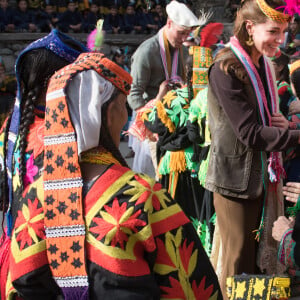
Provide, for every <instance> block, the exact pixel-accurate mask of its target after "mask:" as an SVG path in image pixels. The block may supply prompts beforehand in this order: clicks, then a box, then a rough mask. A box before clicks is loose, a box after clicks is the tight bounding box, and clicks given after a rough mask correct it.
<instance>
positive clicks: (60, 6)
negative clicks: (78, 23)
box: [55, 0, 68, 14]
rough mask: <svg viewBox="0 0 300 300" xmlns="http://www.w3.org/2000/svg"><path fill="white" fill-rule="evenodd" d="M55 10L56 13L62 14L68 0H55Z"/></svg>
mask: <svg viewBox="0 0 300 300" xmlns="http://www.w3.org/2000/svg"><path fill="white" fill-rule="evenodd" d="M55 3H56V10H57V12H58V14H62V13H64V12H65V11H66V10H67V6H68V1H67V0H56V1H55Z"/></svg>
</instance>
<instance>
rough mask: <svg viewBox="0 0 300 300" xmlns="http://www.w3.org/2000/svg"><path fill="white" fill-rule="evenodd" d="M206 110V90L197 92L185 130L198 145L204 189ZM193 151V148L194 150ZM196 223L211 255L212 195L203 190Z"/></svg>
mask: <svg viewBox="0 0 300 300" xmlns="http://www.w3.org/2000/svg"><path fill="white" fill-rule="evenodd" d="M207 118H208V110H207V88H205V89H202V90H201V91H199V93H198V94H197V96H196V97H195V99H194V100H193V101H192V102H191V106H190V109H189V119H188V122H187V129H188V132H189V138H190V140H191V141H193V142H194V143H199V148H200V151H199V152H200V153H199V154H198V156H199V163H200V167H199V172H198V178H199V182H200V184H201V185H202V186H203V187H204V184H205V178H206V173H207V168H208V160H209V151H210V143H211V141H210V132H209V128H208V120H207ZM194 149H195V148H194ZM200 220H201V221H200V222H199V223H198V232H199V233H200V238H201V241H202V244H203V246H204V248H205V250H206V253H207V254H208V255H210V254H211V250H212V241H213V234H214V229H215V223H216V214H215V209H214V205H213V194H212V193H211V192H210V191H208V190H205V192H204V197H203V206H202V209H201V218H200Z"/></svg>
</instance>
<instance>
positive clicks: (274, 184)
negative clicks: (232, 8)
mask: <svg viewBox="0 0 300 300" xmlns="http://www.w3.org/2000/svg"><path fill="white" fill-rule="evenodd" d="M0 1H4V0H0ZM21 1H24V0H21ZM291 3H292V1H291ZM293 3H294V2H293ZM126 4H128V3H126ZM146 4H149V3H146ZM161 4H163V6H165V9H166V21H165V23H164V24H162V27H161V28H160V29H159V30H158V32H157V33H156V34H154V35H153V36H152V37H150V38H149V39H147V40H146V41H144V42H143V43H142V44H141V45H140V46H139V47H138V48H137V49H136V51H135V52H134V54H133V55H132V57H131V63H129V62H128V61H126V60H125V59H126V55H127V54H128V49H127V48H124V49H121V48H115V49H113V53H112V56H111V60H110V59H108V58H107V57H105V56H104V55H103V54H102V53H101V45H99V41H101V40H102V39H103V37H104V36H105V35H104V33H103V31H104V32H109V30H108V29H107V27H105V26H106V25H107V23H106V24H105V21H104V24H103V31H102V28H101V26H99V27H98V24H97V29H94V33H92V34H91V35H90V36H89V38H90V39H89V42H88V45H87V46H86V45H83V44H82V43H79V42H78V41H76V40H75V39H73V38H71V37H70V36H68V35H66V34H65V33H62V32H61V31H59V30H57V29H52V30H51V32H50V33H49V34H47V35H46V36H45V37H43V38H41V39H39V40H37V41H35V42H33V43H32V44H30V45H28V46H27V47H26V48H25V49H24V50H23V51H22V52H21V53H20V54H19V56H18V58H17V61H16V65H15V72H16V79H15V81H12V82H14V84H16V86H15V85H14V87H12V89H14V88H16V99H15V103H14V106H13V107H12V108H11V109H12V112H11V113H10V114H8V116H7V118H6V120H5V121H4V124H3V126H2V129H1V132H0V167H1V168H0V172H1V174H0V175H1V176H0V187H1V188H0V200H1V206H2V211H3V212H4V213H5V218H6V227H5V229H4V232H3V235H2V238H1V240H0V291H1V299H15V298H16V299H24V300H27V299H28V300H29V299H30V300H34V299H49V300H50V299H75V300H77V299H78V300H87V299H95V300H96V299H115V298H116V299H117V298H120V299H160V298H172V299H209V300H212V299H218V300H219V299H248V298H249V299H251V297H254V298H258V297H260V298H261V299H269V298H270V297H271V296H270V293H271V292H272V293H274V290H275V287H272V288H271V287H270V286H268V284H267V280H269V278H270V277H272V276H274V275H276V276H277V277H284V279H286V278H288V279H289V280H290V281H288V284H286V282H287V281H286V280H281V281H279V285H280V284H281V286H279V289H278V291H280V292H278V295H277V294H276V295H275V294H273V297H278V298H280V299H288V298H289V297H290V296H295V297H296V299H297V297H299V296H300V276H299V274H300V258H299V257H300V255H299V247H300V246H299V245H300V146H299V144H300V131H299V129H300V104H299V103H300V90H299V87H300V57H299V53H298V49H297V47H298V46H299V44H298V42H299V36H298V33H297V32H298V29H299V28H298V29H297V28H296V29H295V27H296V26H295V24H296V25H297V24H299V23H298V22H299V21H298V18H299V16H298V15H297V14H299V13H300V7H299V5H298V6H295V5H293V4H291V5H290V4H289V1H286V2H284V1H283V0H244V1H242V3H241V4H240V6H239V8H238V10H237V13H236V17H235V21H234V27H233V36H232V37H231V38H230V40H229V41H228V43H227V41H226V44H225V43H224V42H223V41H222V38H221V37H222V32H223V29H224V25H223V24H222V23H217V22H209V14H205V13H203V14H202V15H201V16H196V15H195V14H194V12H193V11H192V10H191V9H190V7H189V6H188V5H186V4H184V3H182V2H178V1H176V0H172V1H171V2H170V3H156V5H161ZM114 5H121V4H120V2H119V1H117V2H116V3H115V4H114ZM133 5H137V3H134V2H131V3H130V5H129V6H128V5H125V6H124V8H126V14H128V11H127V10H128V7H130V9H131V10H132V6H133ZM154 6H155V5H154ZM111 9H115V10H116V11H118V9H119V8H118V7H117V6H113V7H112V8H111ZM145 9H147V8H145ZM145 13H146V11H145ZM126 14H124V15H123V17H125V16H126ZM129 15H132V11H131V12H129ZM115 16H118V15H117V14H116V15H115ZM129 19H131V18H129ZM132 19H133V18H132ZM112 20H114V21H116V20H117V18H112ZM99 24H100V23H99ZM101 24H102V23H101ZM118 28H119V26H118V25H116V26H115V27H112V28H111V30H112V32H118V30H120V28H121V27H120V28H119V29H118ZM122 28H123V29H122V30H125V29H126V27H122ZM71 30H73V31H76V28H75V27H73V28H72V29H71ZM97 30H98V31H97ZM139 30H140V27H139V26H136V27H133V31H134V32H139ZM128 33H129V32H128ZM291 39H292V40H291ZM93 43H94V44H93ZM292 48H293V51H292V50H291V49H292ZM99 49H100V50H99ZM0 67H1V64H0ZM0 71H1V69H0ZM3 71H5V67H4V66H3ZM130 74H131V75H130ZM0 79H1V82H2V87H3V90H4V91H5V92H6V93H9V92H10V89H9V86H10V84H11V83H12V82H11V80H10V78H9V77H6V76H5V75H4V72H2V76H1V77H0ZM5 87H6V89H5ZM128 112H132V122H130V123H131V124H130V125H129V124H128ZM128 127H129V129H128ZM124 130H125V131H126V132H127V134H129V136H130V138H131V139H133V141H131V145H130V146H131V147H132V150H134V153H135V155H134V161H133V167H132V170H131V169H130V168H129V167H128V165H127V162H126V160H125V159H124V158H123V157H122V155H121V153H120V150H119V145H120V140H121V139H122V132H123V131H124ZM284 197H285V198H284ZM241 274H243V275H242V276H240V275H241ZM249 276H250V277H251V278H252V279H251V280H255V278H257V279H258V281H257V285H256V284H254V281H252V282H251V283H249V280H250V279H249V278H250V277H249ZM228 279H230V280H229V281H228ZM234 280H237V281H236V284H235V285H232V284H231V283H232V282H234ZM247 280H248V281H247ZM230 282H231V283H230ZM290 282H292V283H293V284H290ZM229 284H230V287H229ZM292 285H293V286H292ZM266 295H268V297H269V298H266V297H267V296H266Z"/></svg>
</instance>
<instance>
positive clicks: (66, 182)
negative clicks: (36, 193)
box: [44, 177, 83, 191]
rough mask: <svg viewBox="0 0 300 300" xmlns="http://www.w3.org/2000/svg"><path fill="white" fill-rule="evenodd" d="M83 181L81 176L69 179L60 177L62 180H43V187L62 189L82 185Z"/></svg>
mask: <svg viewBox="0 0 300 300" xmlns="http://www.w3.org/2000/svg"><path fill="white" fill-rule="evenodd" d="M82 186H83V182H82V178H81V177H78V178H70V179H62V180H48V181H44V189H45V190H46V191H49V190H63V189H70V188H77V187H82Z"/></svg>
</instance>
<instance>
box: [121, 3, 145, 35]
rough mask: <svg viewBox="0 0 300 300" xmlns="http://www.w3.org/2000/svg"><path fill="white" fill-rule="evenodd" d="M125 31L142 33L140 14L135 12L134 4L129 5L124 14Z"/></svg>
mask: <svg viewBox="0 0 300 300" xmlns="http://www.w3.org/2000/svg"><path fill="white" fill-rule="evenodd" d="M123 18H124V31H125V33H142V32H143V27H142V25H141V21H140V19H139V16H138V15H137V14H136V13H135V10H134V6H133V5H128V6H127V7H126V13H125V14H124V17H123Z"/></svg>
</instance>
